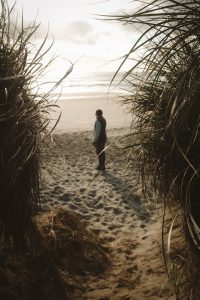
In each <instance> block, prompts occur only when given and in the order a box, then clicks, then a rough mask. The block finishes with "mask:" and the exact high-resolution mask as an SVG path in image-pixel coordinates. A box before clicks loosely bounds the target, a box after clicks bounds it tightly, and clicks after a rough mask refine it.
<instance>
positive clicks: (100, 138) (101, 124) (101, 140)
mask: <svg viewBox="0 0 200 300" xmlns="http://www.w3.org/2000/svg"><path fill="white" fill-rule="evenodd" d="M106 139H107V137H106V120H105V119H104V117H103V112H102V110H101V109H97V110H96V122H95V125H94V141H93V144H94V146H95V148H96V154H97V156H98V162H99V165H98V166H97V170H105V161H106V155H105V151H104V148H105V144H106Z"/></svg>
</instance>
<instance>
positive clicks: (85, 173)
mask: <svg viewBox="0 0 200 300" xmlns="http://www.w3.org/2000/svg"><path fill="white" fill-rule="evenodd" d="M124 132H125V129H113V130H110V131H108V143H113V142H115V141H116V139H117V137H120V136H122V135H123V134H124ZM106 156H107V165H106V171H105V172H102V171H100V172H98V171H96V169H95V167H96V165H97V157H96V154H95V150H94V147H93V145H92V132H90V131H85V132H74V133H72V132H71V133H64V134H56V135H55V136H54V147H53V148H50V149H49V150H46V151H45V156H44V161H43V169H42V195H41V202H42V206H43V209H45V208H49V206H51V207H57V206H62V207H64V208H66V209H69V210H71V211H73V212H76V213H78V214H80V215H81V218H82V219H83V220H85V221H86V222H87V224H88V228H89V229H90V230H91V231H93V232H94V233H97V234H98V235H99V236H100V238H101V239H102V241H103V243H104V245H106V247H107V248H108V254H109V256H110V259H111V266H110V267H109V268H108V269H107V270H106V271H105V272H104V273H103V274H100V275H98V276H91V274H88V277H87V279H86V278H85V279H84V290H83V293H82V298H81V299H83V300H84V299H88V300H143V299H151V300H156V299H174V298H173V296H171V295H172V293H171V290H170V287H169V284H168V281H167V276H166V273H165V270H164V267H163V261H162V253H161V239H160V232H161V223H160V222H159V221H158V219H156V217H155V216H150V215H149V213H148V212H147V211H146V209H145V206H144V205H143V202H142V199H141V195H140V193H139V192H138V191H137V182H138V174H137V173H136V172H134V170H133V169H132V170H131V169H125V161H124V158H125V157H126V152H125V151H124V150H120V149H119V148H118V147H117V146H116V144H112V146H110V147H109V148H108V149H107V151H106ZM74 300H75V299H74Z"/></svg>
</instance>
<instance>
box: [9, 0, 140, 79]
mask: <svg viewBox="0 0 200 300" xmlns="http://www.w3.org/2000/svg"><path fill="white" fill-rule="evenodd" d="M12 2H13V0H10V1H9V3H12ZM134 5H135V4H134V1H129V0H34V1H31V0H17V3H16V9H18V10H19V12H20V11H22V10H23V15H24V17H23V18H24V21H25V23H30V22H33V21H34V20H35V19H36V23H37V24H39V23H40V24H41V25H40V27H39V29H38V31H37V36H36V39H37V40H38V41H39V39H40V40H41V39H42V38H44V36H45V35H46V33H47V31H48V30H49V39H50V40H51V41H52V37H54V45H53V48H52V51H53V53H55V54H56V55H59V56H60V57H62V58H63V59H60V61H59V62H58V64H57V67H55V69H54V71H53V72H54V75H55V74H56V72H58V73H59V74H61V73H62V72H64V69H65V68H66V65H65V63H66V64H67V60H69V61H71V62H73V63H74V62H76V61H77V63H76V64H75V67H74V72H78V73H81V72H89V71H95V72H98V71H99V72H103V71H113V72H115V71H116V69H117V67H118V66H119V64H120V60H119V58H120V57H121V56H122V55H124V54H126V53H127V52H128V51H129V49H130V48H131V46H132V45H133V43H134V41H135V40H136V39H137V37H138V34H137V33H136V32H135V31H134V30H130V28H127V26H123V25H122V24H119V23H116V22H111V21H109V22H108V21H103V20H98V19H99V18H100V17H99V15H113V14H117V13H120V12H125V11H128V10H130V9H131V8H132V9H133V8H134ZM48 28H49V29H48ZM52 74H53V73H52Z"/></svg>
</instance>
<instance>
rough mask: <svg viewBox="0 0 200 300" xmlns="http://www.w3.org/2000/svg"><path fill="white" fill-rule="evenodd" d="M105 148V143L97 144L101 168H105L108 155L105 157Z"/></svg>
mask: <svg viewBox="0 0 200 300" xmlns="http://www.w3.org/2000/svg"><path fill="white" fill-rule="evenodd" d="M104 148H105V142H104V143H97V144H96V153H97V156H98V160H99V167H100V168H101V167H105V161H106V155H105V151H103V149H104Z"/></svg>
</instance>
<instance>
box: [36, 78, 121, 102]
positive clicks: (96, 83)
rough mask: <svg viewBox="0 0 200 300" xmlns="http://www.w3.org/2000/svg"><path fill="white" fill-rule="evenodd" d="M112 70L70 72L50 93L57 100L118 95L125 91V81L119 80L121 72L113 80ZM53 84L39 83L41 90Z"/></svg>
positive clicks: (46, 89) (47, 88)
mask: <svg viewBox="0 0 200 300" xmlns="http://www.w3.org/2000/svg"><path fill="white" fill-rule="evenodd" d="M113 76H114V72H95V73H85V74H73V72H72V73H70V74H69V75H68V76H67V77H66V79H65V80H64V81H63V82H62V84H61V85H60V86H59V87H58V88H57V89H56V90H53V91H52V93H51V97H52V98H57V97H58V95H59V100H62V99H64V100H67V99H71V100H72V99H74V98H79V99H81V98H85V95H87V97H88V98H90V97H91V98H92V97H93V98H94V97H95V98H98V97H102V95H120V94H124V93H125V92H126V91H125V90H126V85H125V82H120V80H121V78H122V76H123V74H122V73H119V74H118V76H117V77H116V78H115V79H114V80H113V82H112V83H111V81H112V79H113ZM51 85H53V84H52V83H45V84H43V85H41V90H45V92H46V91H48V90H49V89H50V87H51Z"/></svg>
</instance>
